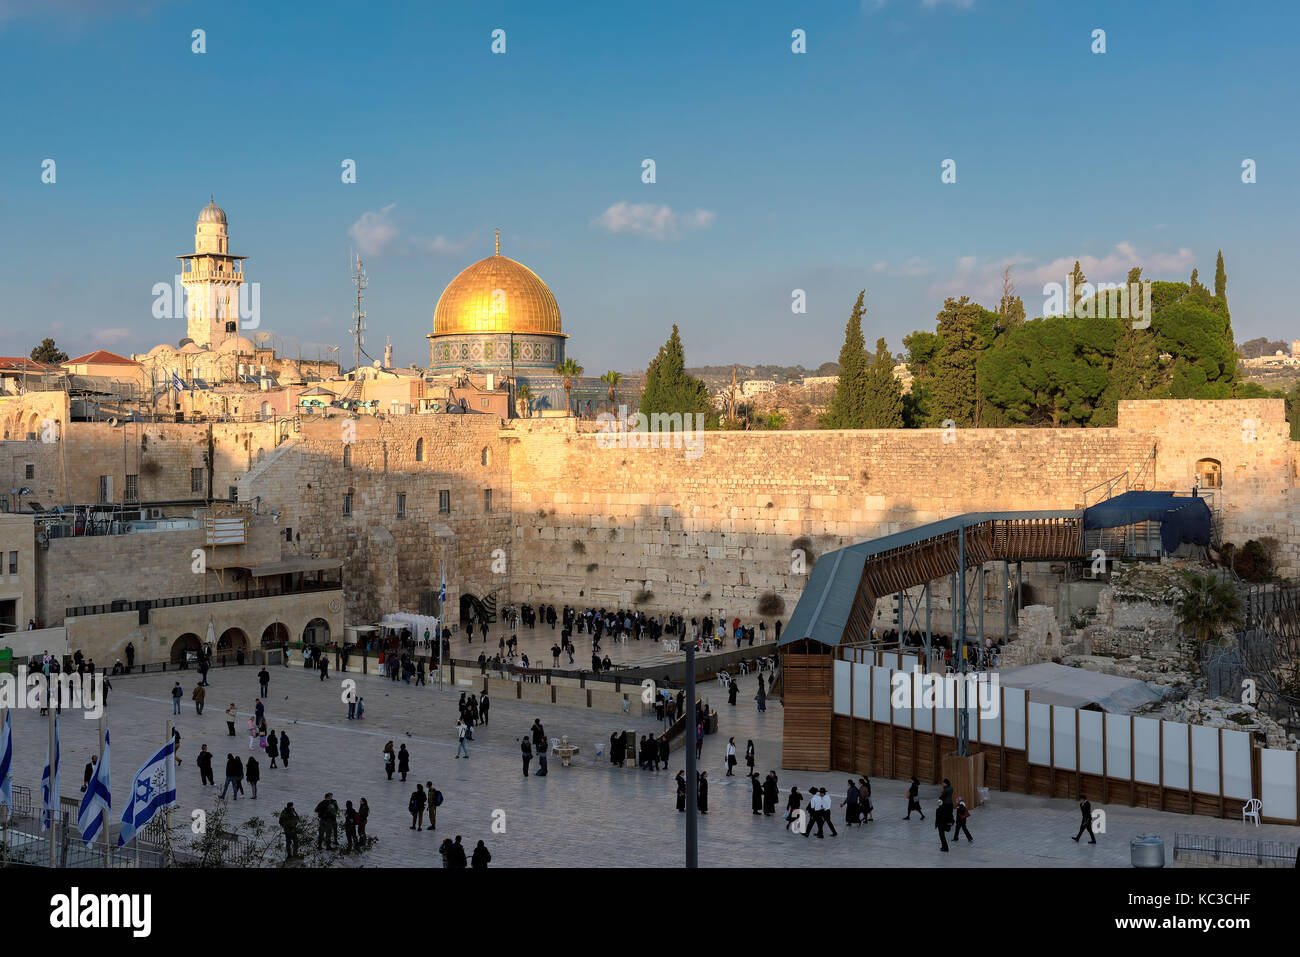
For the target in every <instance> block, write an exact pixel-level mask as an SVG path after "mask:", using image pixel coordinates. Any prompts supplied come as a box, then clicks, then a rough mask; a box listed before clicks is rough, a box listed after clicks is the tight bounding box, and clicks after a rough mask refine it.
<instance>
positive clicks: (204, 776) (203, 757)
mask: <svg viewBox="0 0 1300 957" xmlns="http://www.w3.org/2000/svg"><path fill="white" fill-rule="evenodd" d="M194 761H195V763H196V764H198V766H199V783H200V784H213V785H215V784H216V783H217V782H216V781H215V780H214V779H213V777H212V752H211V751H209V750H208V746H207V745H206V744H205V745H203V747H201V748H199V753H198V755H197V756H196V757H195V758H194Z"/></svg>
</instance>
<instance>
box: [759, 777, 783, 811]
mask: <svg viewBox="0 0 1300 957" xmlns="http://www.w3.org/2000/svg"><path fill="white" fill-rule="evenodd" d="M780 799H781V791H780V789H779V788H778V787H777V785H776V772H775V771H768V772H767V777H766V778H765V779H764V780H763V816H764V817H771V816H772V815H773V814H775V813H776V802H777V801H779V800H780Z"/></svg>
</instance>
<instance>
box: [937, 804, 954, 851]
mask: <svg viewBox="0 0 1300 957" xmlns="http://www.w3.org/2000/svg"><path fill="white" fill-rule="evenodd" d="M952 816H953V815H952V808H951V807H949V806H948V805H947V804H944V803H943V801H942V800H940V801H939V808H938V810H936V811H935V814H934V827H935V830H937V831H938V832H939V850H941V851H947V850H948V831H949V830H950V829H951V828H952Z"/></svg>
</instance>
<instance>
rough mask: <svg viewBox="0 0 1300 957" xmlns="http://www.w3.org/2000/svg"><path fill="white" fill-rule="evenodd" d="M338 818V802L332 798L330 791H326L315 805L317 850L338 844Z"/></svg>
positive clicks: (335, 846)
mask: <svg viewBox="0 0 1300 957" xmlns="http://www.w3.org/2000/svg"><path fill="white" fill-rule="evenodd" d="M338 820H339V802H338V801H336V800H334V795H333V793H332V792H326V794H325V797H324V798H323V799H322V800H321V802H320V803H319V804H317V805H316V849H317V850H320V849H321V848H322V847H328V848H337V847H338V846H339V835H338Z"/></svg>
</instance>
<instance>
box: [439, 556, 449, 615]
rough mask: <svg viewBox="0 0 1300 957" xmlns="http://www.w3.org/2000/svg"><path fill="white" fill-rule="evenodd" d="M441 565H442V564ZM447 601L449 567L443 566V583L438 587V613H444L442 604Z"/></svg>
mask: <svg viewBox="0 0 1300 957" xmlns="http://www.w3.org/2000/svg"><path fill="white" fill-rule="evenodd" d="M440 567H441V566H440ZM446 603H447V569H446V568H445V567H444V568H442V584H441V585H440V586H439V587H438V614H439V616H441V615H442V606H443V605H445V604H446Z"/></svg>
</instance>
